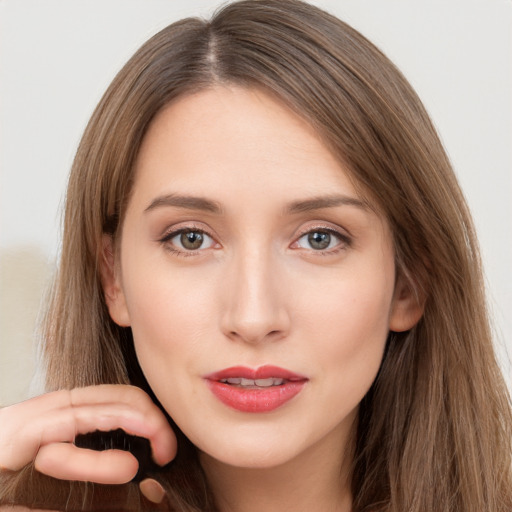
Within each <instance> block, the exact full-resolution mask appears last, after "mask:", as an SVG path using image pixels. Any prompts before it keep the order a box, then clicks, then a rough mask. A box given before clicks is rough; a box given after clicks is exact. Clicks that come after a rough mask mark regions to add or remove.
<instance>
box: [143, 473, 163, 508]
mask: <svg viewBox="0 0 512 512" xmlns="http://www.w3.org/2000/svg"><path fill="white" fill-rule="evenodd" d="M139 488H140V491H141V493H142V494H143V495H144V496H145V497H146V499H148V500H149V501H152V502H153V503H162V501H163V499H164V498H165V490H164V488H163V487H162V485H161V484H160V483H159V482H157V481H156V480H154V479H153V478H146V479H145V480H142V482H141V483H140V484H139Z"/></svg>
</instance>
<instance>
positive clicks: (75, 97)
mask: <svg viewBox="0 0 512 512" xmlns="http://www.w3.org/2000/svg"><path fill="white" fill-rule="evenodd" d="M312 3H315V4H317V5H319V6H320V7H323V8H325V9H327V10H329V11H330V12H332V13H333V14H335V15H337V16H339V17H340V18H341V19H343V20H345V21H347V22H348V23H349V24H351V25H352V26H354V28H356V29H358V30H360V31H361V32H362V33H363V34H364V35H366V36H367V37H368V38H369V39H370V40H371V41H372V42H374V43H375V44H376V45H377V46H378V47H380V48H381V49H382V50H383V51H384V52H385V53H386V54H387V55H388V56H389V57H390V58H391V59H392V60H393V61H394V62H395V63H396V64H397V65H398V67H399V68H400V69H401V70H402V71H403V72H404V74H405V76H406V77H407V78H408V80H409V81H410V82H411V83H412V85H413V87H414V88H415V89H416V90H417V92H418V94H419V96H420V97H421V99H422V100H423V102H424V103H425V106H426V108H427V110H428V111H429V113H430V114H431V116H432V118H433V120H434V123H435V124H436V126H437V128H438V130H439V133H440V135H441V138H442V140H443V142H444V144H445V147H446V149H447V151H448V154H449V156H450V158H451V160H452V163H453V165H454V168H455V171H456V173H457V175H458V177H459V180H460V182H461V185H462V188H463V190H464V192H465V194H466V196H467V199H468V202H469V206H470V208H471V210H472V212H473V214H474V217H475V222H476V227H477V231H478V234H479V238H480V241H481V244H482V249H483V258H484V265H485V268H486V277H487V280H488V288H489V299H490V307H491V311H492V314H493V316H494V319H495V324H496V336H495V338H496V345H497V349H498V354H499V357H500V362H501V364H502V367H503V369H504V372H505V377H506V379H507V380H508V382H509V385H510V386H511V389H512V372H511V365H510V360H509V358H508V356H507V354H506V352H507V348H508V353H509V354H510V353H512V315H511V313H510V312H511V311H512V153H511V151H510V147H511V140H512V94H511V93H510V92H511V91H512V1H511V0H470V1H468V0H449V1H446V0H318V1H314V2H312ZM219 4H220V2H218V1H217V0H108V1H104V0H73V2H70V1H69V0H45V1H41V0H0V406H3V405H8V404H11V403H14V402H16V401H20V400H23V399H25V398H27V397H29V396H31V395H34V394H37V393H40V392H41V391H42V385H41V382H42V380H41V377H42V369H41V366H40V365H38V364H37V347H36V345H37V336H36V325H37V318H38V315H39V311H40V306H41V304H42V303H43V304H44V293H45V290H46V288H47V286H48V284H49V281H50V277H51V274H52V272H53V270H54V267H55V261H56V259H57V256H58V250H59V226H60V209H61V205H62V198H63V195H64V191H65V184H66V177H67V173H68V171H69V168H70V166H71V162H72V158H73V154H74V151H75V148H76V146H77V144H78V141H79V139H80V136H81V133H82V131H83V129H84V128H85V124H86V122H87V120H88V118H89V117H90V115H91V113H92V110H93V109H94V107H95V105H96V104H97V102H98V101H99V99H100V97H101V95H102V93H103V92H104V90H105V89H106V87H107V86H108V84H109V83H110V81H111V80H112V78H113V77H114V74H115V73H116V72H117V71H118V70H119V69H120V68H121V66H122V65H123V64H124V63H125V62H126V60H127V59H128V58H129V57H130V56H131V55H132V54H133V52H134V51H135V50H136V49H137V48H138V47H139V46H140V45H141V44H142V43H143V42H144V41H145V40H146V39H148V38H149V37H150V36H151V35H153V34H154V33H156V32H157V31H158V30H160V29H161V28H163V27H164V26H166V25H168V24H169V23H171V22H172V21H175V20H177V19H181V18H183V17H186V16H204V17H209V16H210V14H211V13H212V12H213V10H214V8H215V7H217V6H218V5H219ZM86 342H87V340H84V343H86Z"/></svg>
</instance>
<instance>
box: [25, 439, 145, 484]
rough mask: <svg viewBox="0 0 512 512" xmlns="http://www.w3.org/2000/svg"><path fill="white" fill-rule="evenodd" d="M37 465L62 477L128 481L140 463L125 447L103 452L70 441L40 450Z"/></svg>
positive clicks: (35, 464) (96, 480)
mask: <svg viewBox="0 0 512 512" xmlns="http://www.w3.org/2000/svg"><path fill="white" fill-rule="evenodd" d="M34 466H35V468H36V469H37V470H38V471H39V472H40V473H44V474H45V475H48V476H52V477H54V478H58V479H60V480H80V481H86V482H96V483H100V484H124V483H127V482H129V481H130V480H132V479H133V477H134V476H135V475H136V474H137V470H138V468H139V463H138V462H137V459H136V458H135V457H134V456H133V455H132V454H131V453H130V452H126V451H123V450H106V451H102V452H99V451H95V450H84V449H80V448H77V447H76V446H75V445H73V444H70V443H52V444H48V445H46V446H43V447H42V448H41V449H40V450H39V452H38V453H37V456H36V458H35V461H34Z"/></svg>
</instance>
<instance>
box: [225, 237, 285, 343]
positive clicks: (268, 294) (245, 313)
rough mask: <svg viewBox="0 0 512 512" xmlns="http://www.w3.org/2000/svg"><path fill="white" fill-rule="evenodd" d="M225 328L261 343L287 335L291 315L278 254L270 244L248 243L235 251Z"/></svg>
mask: <svg viewBox="0 0 512 512" xmlns="http://www.w3.org/2000/svg"><path fill="white" fill-rule="evenodd" d="M228 283H229V284H228V287H227V293H228V300H227V304H228V307H227V311H226V312H225V316H224V325H223V328H224V331H225V334H226V335H227V336H229V337H230V338H232V339H235V338H236V339H240V340H243V341H245V342H250V343H257V342H259V341H263V340H265V339H273V340H276V339H279V338H282V337H283V336H285V335H286V333H287V331H288V328H289V318H288V313H287V310H286V305H285V303H284V300H283V295H282V293H281V291H282V290H280V282H279V267H278V262H277V257H276V255H275V254H274V253H273V251H272V250H271V248H270V247H268V246H266V247H265V246H262V245H259V244H246V245H244V246H243V247H241V248H240V249H239V250H238V251H236V253H235V254H234V255H233V261H232V265H231V269H230V276H229V278H228Z"/></svg>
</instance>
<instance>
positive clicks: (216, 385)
mask: <svg viewBox="0 0 512 512" xmlns="http://www.w3.org/2000/svg"><path fill="white" fill-rule="evenodd" d="M205 379H206V382H207V384H208V387H209V388H210V391H211V392H212V393H213V394H214V395H215V396H216V397H217V398H218V399H219V400H220V401H221V402H222V403H223V404H225V405H227V406H229V407H231V408H232V409H236V410H237V411H241V412H269V411H273V410H274V409H277V408H278V407H280V406H281V405H284V404H285V403H286V402H288V401H289V400H291V399H292V398H293V397H294V396H296V395H297V394H298V393H300V392H301V391H302V389H303V388H304V385H305V384H306V382H307V381H308V379H307V378H306V377H304V376H303V375H299V374H297V373H294V372H291V371H289V370H285V369H283V368H279V367H277V366H270V365H265V366H261V367H259V368H256V369H252V368H247V367H245V366H233V367H231V368H226V369H224V370H220V371H219V372H215V373H212V374H210V375H206V376H205Z"/></svg>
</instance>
